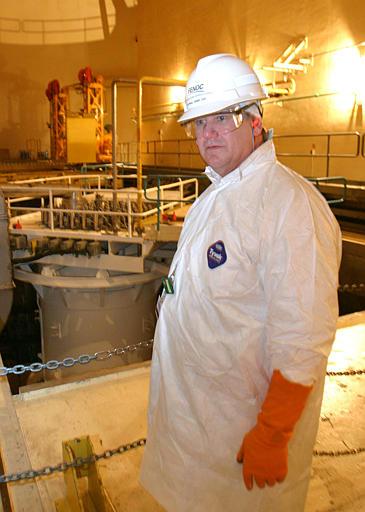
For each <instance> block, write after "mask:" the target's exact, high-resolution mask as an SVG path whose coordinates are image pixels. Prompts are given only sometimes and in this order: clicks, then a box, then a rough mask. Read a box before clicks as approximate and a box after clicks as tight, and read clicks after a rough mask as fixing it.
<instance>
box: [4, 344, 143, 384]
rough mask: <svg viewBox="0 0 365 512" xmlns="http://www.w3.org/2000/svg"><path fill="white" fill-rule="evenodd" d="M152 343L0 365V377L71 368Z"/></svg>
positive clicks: (119, 354) (123, 353)
mask: <svg viewBox="0 0 365 512" xmlns="http://www.w3.org/2000/svg"><path fill="white" fill-rule="evenodd" d="M152 345H153V339H150V340H145V341H140V342H139V343H136V344H134V345H125V346H124V347H115V348H112V349H110V350H101V351H100V352H95V354H81V355H80V356H79V357H77V358H74V357H66V358H65V359H63V360H62V361H57V360H55V359H52V360H51V361H47V362H46V363H32V364H30V365H24V364H17V365H15V366H13V367H11V368H7V367H6V366H0V377H3V376H5V375H8V374H9V373H13V374H15V375H21V374H23V373H25V372H32V373H37V372H40V371H41V370H57V369H58V368H60V367H61V366H63V367H64V368H71V367H72V366H75V364H88V363H90V362H91V361H105V360H106V359H110V358H111V357H112V356H123V355H125V354H127V353H128V352H134V351H135V350H139V349H142V348H149V347H151V346H152Z"/></svg>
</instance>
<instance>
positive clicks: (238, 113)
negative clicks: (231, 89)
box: [184, 104, 252, 139]
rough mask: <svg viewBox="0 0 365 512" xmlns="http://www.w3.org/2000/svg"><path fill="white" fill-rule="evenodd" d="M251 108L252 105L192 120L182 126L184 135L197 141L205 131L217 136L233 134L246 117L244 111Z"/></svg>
mask: <svg viewBox="0 0 365 512" xmlns="http://www.w3.org/2000/svg"><path fill="white" fill-rule="evenodd" d="M251 106H252V104H251V105H246V106H245V107H241V108H240V109H239V110H235V111H231V110H227V111H222V112H217V113H216V114H211V115H209V116H205V117H198V118H197V119H193V120H192V121H189V122H188V123H185V124H184V128H185V132H186V135H187V136H188V137H190V138H193V139H199V138H200V137H202V136H203V135H204V133H205V132H206V131H209V132H210V131H212V132H215V133H216V134H217V135H218V136H219V135H226V134H227V133H230V132H233V131H234V130H237V129H238V128H239V127H240V126H242V123H243V121H244V119H246V118H247V116H248V114H247V113H245V110H246V109H248V108H249V107H251Z"/></svg>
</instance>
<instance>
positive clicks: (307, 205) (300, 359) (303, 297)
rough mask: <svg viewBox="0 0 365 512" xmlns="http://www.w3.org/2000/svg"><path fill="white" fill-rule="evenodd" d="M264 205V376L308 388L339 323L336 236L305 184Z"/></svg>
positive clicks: (332, 224)
mask: <svg viewBox="0 0 365 512" xmlns="http://www.w3.org/2000/svg"><path fill="white" fill-rule="evenodd" d="M283 199H284V198H282V197H280V195H279V196H277V197H273V198H271V200H270V201H269V204H270V207H269V208H268V209H267V211H266V220H265V223H264V226H265V228H264V229H265V231H264V237H263V244H262V247H261V250H262V262H263V272H262V275H263V287H264V293H265V299H266V304H267V322H266V326H267V329H266V347H265V350H266V355H267V356H268V361H269V368H268V370H269V371H273V370H275V369H279V370H280V371H281V372H282V374H283V375H284V377H286V378H287V379H289V380H292V381H294V382H298V383H301V384H304V385H311V384H312V383H313V382H314V381H315V380H316V379H317V377H319V372H321V371H323V370H321V368H323V359H324V358H327V357H328V355H329V353H330V351H331V346H332V342H333V339H334V335H335V330H336V321H337V317H338V301H337V287H338V268H339V262H340V255H341V249H340V247H341V245H340V244H341V237H340V231H339V227H338V224H337V221H336V220H335V218H334V216H333V215H332V212H331V211H330V209H329V207H328V205H327V203H326V202H325V200H324V199H323V198H322V196H320V195H319V193H318V192H317V191H316V190H314V189H313V190H312V188H311V186H309V184H308V190H306V189H305V187H303V188H301V187H300V186H299V187H296V188H295V187H293V188H292V189H291V190H289V193H288V194H287V195H286V197H285V199H286V200H284V201H283Z"/></svg>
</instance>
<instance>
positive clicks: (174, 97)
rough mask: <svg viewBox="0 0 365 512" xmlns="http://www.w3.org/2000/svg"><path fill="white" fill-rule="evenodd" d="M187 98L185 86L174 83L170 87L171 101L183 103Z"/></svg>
mask: <svg viewBox="0 0 365 512" xmlns="http://www.w3.org/2000/svg"><path fill="white" fill-rule="evenodd" d="M184 99H185V87H180V86H179V85H174V86H173V87H170V103H183V101H184Z"/></svg>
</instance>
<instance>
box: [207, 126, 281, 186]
mask: <svg viewBox="0 0 365 512" xmlns="http://www.w3.org/2000/svg"><path fill="white" fill-rule="evenodd" d="M272 158H274V159H275V158H276V157H275V148H274V143H273V141H272V132H271V131H270V130H269V133H268V137H267V140H266V142H264V143H263V144H261V146H259V147H258V148H257V149H255V151H253V152H252V153H251V154H250V155H249V156H248V157H247V158H246V159H245V160H244V161H243V162H242V163H241V164H240V165H239V166H238V167H237V168H236V169H234V170H233V171H231V172H230V173H228V174H226V175H225V176H221V175H220V174H218V173H217V172H216V171H215V170H214V169H213V168H212V167H210V166H209V165H208V166H207V167H206V168H205V171H204V172H205V174H206V175H207V176H208V178H209V179H210V181H211V182H212V183H213V184H214V185H217V186H221V185H225V184H227V183H238V182H239V181H241V180H242V178H243V176H245V175H247V174H250V173H251V172H252V171H253V170H254V169H255V167H256V166H257V165H259V164H260V163H262V162H264V161H266V160H267V159H272Z"/></svg>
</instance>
